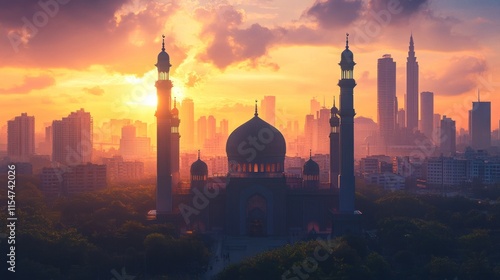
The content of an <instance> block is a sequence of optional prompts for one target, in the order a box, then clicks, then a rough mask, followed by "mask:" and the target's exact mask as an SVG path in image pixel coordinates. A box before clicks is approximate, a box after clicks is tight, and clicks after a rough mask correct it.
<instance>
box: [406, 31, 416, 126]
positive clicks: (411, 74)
mask: <svg viewBox="0 0 500 280" xmlns="http://www.w3.org/2000/svg"><path fill="white" fill-rule="evenodd" d="M405 111H406V127H408V128H409V129H410V130H415V129H418V62H417V58H416V57H415V47H414V45H413V35H412V36H410V47H409V50H408V58H407V60H406V100H405Z"/></svg>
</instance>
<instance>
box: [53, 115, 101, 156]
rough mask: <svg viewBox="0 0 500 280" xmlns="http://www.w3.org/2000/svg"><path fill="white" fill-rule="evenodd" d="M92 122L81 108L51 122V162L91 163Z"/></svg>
mask: <svg viewBox="0 0 500 280" xmlns="http://www.w3.org/2000/svg"><path fill="white" fill-rule="evenodd" d="M92 133H93V121H92V117H91V116H90V113H89V112H85V110H84V109H83V108H82V109H80V110H78V111H76V112H72V113H71V114H69V115H68V116H67V117H65V118H62V120H55V121H53V122H52V160H53V161H56V162H59V163H60V164H64V165H76V164H83V163H88V162H91V161H92V149H93V147H92V145H93V137H92V136H93V135H92Z"/></svg>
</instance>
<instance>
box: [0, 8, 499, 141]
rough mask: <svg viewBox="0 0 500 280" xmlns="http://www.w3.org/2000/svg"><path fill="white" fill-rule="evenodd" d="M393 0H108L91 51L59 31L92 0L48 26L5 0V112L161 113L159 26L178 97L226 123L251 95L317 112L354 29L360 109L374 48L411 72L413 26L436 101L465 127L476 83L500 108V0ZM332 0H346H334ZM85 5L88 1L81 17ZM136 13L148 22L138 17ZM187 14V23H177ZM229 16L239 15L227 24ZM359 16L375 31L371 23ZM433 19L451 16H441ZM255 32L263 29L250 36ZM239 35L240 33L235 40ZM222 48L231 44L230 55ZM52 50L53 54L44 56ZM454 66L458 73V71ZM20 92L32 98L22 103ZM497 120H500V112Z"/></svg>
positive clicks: (370, 87)
mask: <svg viewBox="0 0 500 280" xmlns="http://www.w3.org/2000/svg"><path fill="white" fill-rule="evenodd" d="M387 3H389V2H387V1H385V2H384V1H353V2H350V1H333V0H332V1H326V2H316V3H311V2H302V1H296V2H293V1H292V2H287V3H286V5H285V2H284V1H275V2H272V3H266V4H264V3H257V4H238V3H233V4H232V3H231V2H228V3H226V4H211V5H209V4H207V3H205V2H204V1H201V2H196V3H195V2H190V3H176V4H169V3H166V4H165V3H160V2H153V3H151V4H145V3H143V2H140V1H139V2H137V3H136V4H135V5H131V4H126V2H120V1H116V2H114V3H112V4H111V3H110V4H108V5H110V6H109V8H110V9H109V10H108V11H107V12H106V13H105V12H102V13H98V15H99V16H100V19H102V20H104V19H110V18H111V19H113V20H114V22H115V25H116V26H115V27H113V28H111V29H110V30H108V31H102V32H101V31H99V32H95V34H94V35H95V37H90V38H93V40H88V41H89V42H92V43H93V44H95V43H96V42H99V41H101V42H104V41H105V42H106V44H105V45H106V46H104V44H103V47H102V49H99V51H98V52H95V51H91V52H89V51H88V49H93V50H94V49H95V48H88V46H89V45H88V42H86V40H79V39H78V36H57V35H59V34H62V33H61V32H63V31H64V30H66V29H63V28H62V27H61V26H65V25H64V24H59V23H63V22H65V21H67V24H68V26H69V27H68V28H71V27H75V28H74V29H75V30H78V28H76V27H80V25H79V24H81V23H80V21H79V22H77V21H76V19H75V20H70V19H69V17H70V16H71V15H72V13H73V12H74V11H75V10H77V8H82V7H81V5H87V4H84V3H83V4H82V3H76V2H75V3H73V2H69V3H68V4H64V5H63V4H61V5H60V6H59V7H58V12H57V14H55V15H54V16H53V17H52V16H51V17H49V20H48V22H47V23H46V24H45V25H43V26H42V25H41V24H40V26H37V25H34V24H35V23H37V22H35V23H33V14H35V13H36V12H38V11H42V12H43V11H44V10H43V9H42V7H39V6H38V5H32V6H30V7H25V9H14V8H13V7H6V9H2V13H6V12H7V13H8V12H10V13H11V14H9V15H8V16H7V15H6V16H5V17H2V19H3V20H2V23H3V25H2V29H1V31H2V33H3V34H4V35H5V36H4V38H5V39H6V40H4V41H2V43H1V44H0V50H1V51H0V53H1V54H0V56H1V57H2V60H3V61H4V66H3V67H2V68H1V69H0V71H2V74H3V75H2V78H1V79H2V80H0V81H1V82H2V87H0V94H1V95H2V101H3V104H4V106H5V107H4V108H5V110H3V112H2V114H1V115H0V121H1V122H2V123H4V124H5V123H6V122H7V120H9V119H11V118H12V117H13V116H16V115H19V114H20V113H21V112H27V113H28V114H29V115H35V116H37V120H38V121H37V122H36V123H35V125H36V131H37V132H38V131H42V130H43V129H44V127H43V124H44V123H46V122H50V121H52V120H53V119H59V118H62V117H64V116H66V115H67V112H71V111H75V110H78V109H79V108H81V107H84V108H86V110H88V111H89V112H91V114H92V116H93V117H94V122H95V123H96V124H98V125H100V124H102V123H103V122H106V121H108V120H109V119H112V118H129V119H139V120H141V121H144V122H147V123H153V122H154V108H155V98H154V97H155V89H154V86H152V85H153V84H154V79H155V69H154V66H153V64H154V60H152V59H151V57H149V56H148V54H150V53H152V52H156V51H157V46H158V44H159V43H160V40H161V38H160V36H158V34H161V33H165V35H166V40H167V41H166V44H167V49H169V50H170V53H171V55H172V57H173V61H175V63H174V65H173V66H172V71H173V74H172V77H173V78H172V79H173V83H174V87H173V95H174V96H175V97H177V98H178V102H179V103H181V102H182V101H183V100H184V99H185V98H191V99H193V101H194V102H195V103H196V104H199V105H200V106H199V108H197V109H196V113H195V119H197V118H198V117H199V116H202V115H205V116H208V115H211V114H213V113H212V112H217V114H214V116H215V117H216V118H217V119H230V120H232V119H235V122H230V123H229V126H230V128H229V130H232V129H234V128H235V126H236V124H237V123H239V122H241V121H243V118H242V117H241V116H240V115H244V112H248V113H251V112H252V110H253V100H255V99H261V98H262V97H263V96H268V95H273V96H276V119H277V123H279V122H280V121H281V122H285V123H286V121H287V120H298V121H299V123H300V126H301V127H303V122H304V118H303V117H302V116H304V115H305V114H306V113H308V108H305V107H304V106H302V105H303V104H304V103H306V102H308V101H309V100H310V99H311V98H312V97H315V96H316V97H317V98H318V99H319V100H322V99H324V98H326V99H327V100H331V97H332V96H333V95H335V94H336V89H335V85H334V83H331V82H330V81H331V80H332V77H333V78H334V79H335V80H336V78H335V77H336V76H338V74H339V72H338V71H339V70H338V69H336V68H335V67H333V68H332V69H331V70H329V69H330V68H331V67H330V66H329V64H328V63H324V61H334V60H335V54H336V53H338V52H340V51H341V50H342V48H343V46H342V44H339V43H338V42H339V40H338V39H339V38H342V37H343V34H344V33H345V31H347V30H349V31H350V33H351V37H352V40H351V41H352V42H351V48H352V49H353V51H355V52H356V53H357V54H358V55H357V61H358V67H359V70H358V71H357V74H356V77H355V78H356V79H357V81H358V83H359V86H358V90H357V91H358V92H359V96H360V98H359V99H356V101H355V102H356V104H355V107H356V108H359V109H358V112H359V115H358V116H364V117H369V118H372V119H373V120H375V121H377V122H378V120H377V118H376V115H377V113H376V106H373V104H375V101H376V59H377V58H378V57H380V56H381V55H382V54H383V53H391V55H392V56H393V58H394V61H395V62H396V63H398V62H399V64H398V65H399V67H398V68H397V69H396V75H397V80H400V81H404V79H405V69H404V66H403V65H404V63H403V62H404V61H405V60H406V55H407V54H406V52H407V47H408V38H409V35H410V34H413V38H414V41H415V49H416V51H417V56H418V61H419V63H420V83H419V91H432V92H434V93H435V98H434V101H435V104H434V105H435V112H437V113H440V114H442V115H447V116H449V117H452V118H453V119H455V120H456V122H457V129H459V128H467V125H468V124H467V111H468V109H469V107H470V102H472V101H473V100H474V99H475V92H476V89H477V88H480V89H481V92H482V93H483V99H484V100H488V101H491V104H492V108H491V115H492V116H497V115H500V112H499V110H500V108H499V104H500V102H499V101H500V100H499V97H498V96H497V95H495V94H494V92H495V91H496V90H497V88H498V82H496V81H497V79H496V78H495V77H497V76H498V72H499V71H500V70H499V69H498V68H497V67H496V65H498V63H496V61H499V60H500V57H499V55H498V54H497V53H496V52H495V48H494V47H495V44H494V42H498V36H499V35H498V33H496V32H494V30H495V27H496V26H498V22H499V20H498V19H497V18H495V16H494V14H495V11H498V9H499V8H500V6H499V4H498V2H495V1H482V2H481V3H480V4H475V5H474V6H471V5H472V4H471V3H468V2H466V1H458V2H450V1H440V2H437V3H436V2H427V1H420V2H418V3H417V4H414V5H410V4H408V3H407V2H406V1H402V2H400V3H399V4H400V5H399V6H397V7H393V8H389V6H387V5H386V4H387ZM102 5H105V4H102ZM328 5H331V6H332V7H337V9H329V8H328V7H329V6H328ZM94 8H95V7H94ZM276 9H280V13H279V14H276V13H273V12H272V11H276ZM341 9H345V10H346V11H355V13H353V14H352V18H349V19H347V20H345V19H344V20H343V21H337V20H332V19H330V20H329V18H332V17H331V16H332V15H335V14H336V13H338V12H339V11H340V10H341ZM91 10H92V9H91ZM93 10H96V9H93ZM153 12H160V16H163V18H162V17H160V19H159V20H158V22H151V21H148V20H147V19H146V18H147V15H149V14H151V13H153ZM88 16H90V14H87V13H83V14H82V15H80V18H79V19H85V17H88ZM445 16H448V19H450V20H447V18H445ZM23 17H24V18H26V19H27V21H30V22H31V24H32V25H33V26H34V27H35V28H36V29H37V33H34V34H32V36H28V37H22V38H21V39H22V40H21V41H19V43H17V42H18V41H15V39H16V37H15V36H14V35H12V34H17V33H16V32H18V31H20V30H23V29H22V28H23V24H24V23H25V21H23ZM132 18H133V19H135V20H136V21H137V22H142V23H143V24H149V25H150V27H151V28H149V29H145V28H144V27H140V26H138V25H130V22H129V21H130V20H132ZM179 19H183V20H184V22H185V24H183V25H182V26H181V25H179V24H178V22H179V21H178V20H179ZM451 19H456V21H453V20H451ZM220 20H221V21H223V22H226V23H231V24H229V25H227V26H226V25H224V26H222V25H218V24H217V22H218V21H220ZM38 23H39V22H38ZM98 23H99V24H102V21H99V22H98ZM362 23H365V24H367V26H374V29H373V30H375V31H377V30H378V31H377V32H375V31H372V32H371V33H367V32H366V29H365V28H364V27H365V26H364V25H362ZM85 24H87V25H90V24H91V23H89V22H86V23H85ZM96 24H97V22H96ZM126 24H129V25H130V26H129V25H126ZM27 26H28V27H29V25H27ZM436 26H441V27H442V28H441V29H436V28H433V27H436ZM28 27H25V28H28ZM332 27H333V28H332ZM186 30H188V31H189V32H184V31H186ZM458 30H459V31H460V32H455V31H458ZM27 31H28V33H29V31H30V30H27ZM452 31H454V32H452ZM106 32H107V33H106ZM9 34H10V35H9ZM65 34H67V33H65ZM9 36H10V37H9ZM13 36H14V37H13ZM52 36H57V37H52ZM80 36H82V37H85V36H90V35H89V34H88V33H83V34H80ZM218 36H219V37H218ZM248 36H253V37H255V38H256V40H254V41H251V42H250V41H248V40H245V38H247V37H248ZM54 38H57V39H54ZM219 39H220V40H219ZM13 40H14V41H13ZM231 40H233V41H234V43H235V45H231V44H229V43H228V42H229V41H231ZM13 42H14V43H13ZM56 42H57V44H56ZM108 45H109V46H108ZM217 46H220V47H217ZM62 48H64V49H62ZM66 49H67V50H69V51H70V52H68V51H67V50H66ZM224 49H225V50H227V53H228V54H229V55H226V56H224V52H223V51H222V50H224ZM54 52H55V53H54ZM56 53H57V54H59V55H55V54H56ZM74 53H78V54H79V55H77V56H75V55H74ZM92 53H93V54H92ZM129 53H134V55H133V56H131V55H129ZM37 54H43V55H37ZM52 54H54V55H52ZM297 56H304V57H310V59H306V60H304V59H297ZM48 57H50V58H52V60H47V58H48ZM82 58H85V59H82ZM457 76H460V77H461V79H456V77H457ZM405 88H406V85H405V83H404V82H400V83H398V84H397V90H396V95H397V97H398V100H399V103H400V104H399V107H402V104H403V101H404V93H405V91H406V90H405ZM235 93H238V94H235ZM239 93H244V94H239ZM419 93H420V92H418V94H419ZM19 104H23V108H22V110H20V108H19ZM40 104H42V106H40ZM450 104H453V106H449V105H450ZM46 112H50V114H51V115H49V114H48V113H46ZM492 122H493V124H496V123H497V122H498V120H496V119H492ZM181 127H182V124H181ZM492 129H495V127H494V126H493V127H492Z"/></svg>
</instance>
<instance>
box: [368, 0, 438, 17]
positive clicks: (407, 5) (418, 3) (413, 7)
mask: <svg viewBox="0 0 500 280" xmlns="http://www.w3.org/2000/svg"><path fill="white" fill-rule="evenodd" d="M428 2H429V0H370V5H369V6H370V9H371V10H372V11H374V12H375V13H378V12H380V11H389V10H390V9H394V10H396V11H398V12H395V13H392V17H393V18H394V19H402V18H408V16H410V15H413V14H416V13H418V12H420V11H422V10H425V9H426V8H427V7H428V4H429V3H428Z"/></svg>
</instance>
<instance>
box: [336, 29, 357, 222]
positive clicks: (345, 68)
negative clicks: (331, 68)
mask: <svg viewBox="0 0 500 280" xmlns="http://www.w3.org/2000/svg"><path fill="white" fill-rule="evenodd" d="M346 35H347V36H346V43H345V50H344V51H343V52H342V55H341V60H340V63H339V65H340V68H341V73H342V74H341V79H340V80H339V83H338V86H339V87H340V113H339V115H340V176H339V184H340V186H339V188H340V194H339V208H340V212H341V213H345V214H353V213H354V189H355V181H354V115H356V113H355V112H354V98H353V93H354V87H355V86H356V81H355V80H354V77H353V71H354V65H356V63H354V55H353V53H352V52H351V51H350V50H349V34H346Z"/></svg>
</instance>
